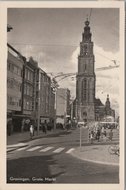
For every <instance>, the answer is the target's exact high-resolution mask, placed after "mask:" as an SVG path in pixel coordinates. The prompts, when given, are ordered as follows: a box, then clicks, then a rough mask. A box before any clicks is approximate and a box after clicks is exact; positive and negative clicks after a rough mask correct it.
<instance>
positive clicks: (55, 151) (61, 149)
mask: <svg viewBox="0 0 126 190" xmlns="http://www.w3.org/2000/svg"><path fill="white" fill-rule="evenodd" d="M64 149H65V148H62V147H60V148H57V149H56V150H54V151H53V152H54V153H59V152H61V151H63V150H64Z"/></svg>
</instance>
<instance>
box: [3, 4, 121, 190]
mask: <svg viewBox="0 0 126 190" xmlns="http://www.w3.org/2000/svg"><path fill="white" fill-rule="evenodd" d="M69 3H70V5H71V6H70V5H69V6H67V4H66V5H65V4H64V6H63V5H62V4H60V3H59V4H58V3H57V4H58V6H57V5H56V6H54V4H50V5H49V4H48V3H47V4H48V5H47V6H45V4H44V5H43V6H42V4H41V6H38V5H37V6H31V4H27V5H26V6H17V7H16V6H10V7H9V6H8V7H7V9H6V12H7V17H6V19H7V21H6V41H7V43H6V63H5V64H6V126H4V127H5V128H6V129H5V132H6V134H5V136H6V145H5V148H6V179H5V183H6V184H8V185H10V184H11V185H12V184H36V185H38V184H39V185H43V184H46V185H49V184H71V185H72V184H73V186H74V184H78V185H79V184H80V185H91V184H92V185H93V184H94V185H96V184H98V185H100V184H101V185H102V184H104V185H108V184H109V185H115V186H114V187H115V189H120V186H119V185H120V183H123V169H122V167H121V165H122V166H123V158H122V157H123V147H124V145H122V144H123V143H124V142H123V140H124V139H123V138H124V137H123V136H122V135H121V134H122V132H123V133H124V126H123V121H122V120H123V105H122V103H121V102H123V98H124V97H123V90H121V89H122V88H123V84H124V81H123V76H124V73H123V72H124V71H123V68H124V62H123V57H124V52H123V50H124V49H123V48H124V47H123V40H122V38H123V35H124V32H123V30H124V28H123V24H122V25H121V22H123V11H122V10H123V6H124V4H123V2H118V3H117V4H116V3H115V4H113V6H111V4H110V3H109V4H108V5H107V4H106V5H105V4H104V3H103V4H102V3H101V4H100V3H99V4H95V6H93V5H94V4H93V3H92V4H90V6H89V4H88V6H87V5H86V4H85V3H84V2H83V3H82V2H81V4H83V6H82V5H80V6H79V3H78V5H77V4H74V3H73V4H72V3H71V2H69ZM28 5H29V6H28ZM72 5H74V6H72ZM97 5H98V6H97ZM100 5H101V6H100ZM114 5H115V6H114ZM121 32H122V34H121ZM1 82H2V81H1ZM121 172H122V174H121ZM36 187H37V186H36ZM92 187H93V186H92ZM83 189H84V187H83ZM102 189H105V186H104V188H101V190H102Z"/></svg>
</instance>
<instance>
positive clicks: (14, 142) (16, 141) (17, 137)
mask: <svg viewBox="0 0 126 190" xmlns="http://www.w3.org/2000/svg"><path fill="white" fill-rule="evenodd" d="M63 132H65V131H64V130H61V129H55V130H52V131H47V133H46V134H45V133H43V132H42V131H40V132H39V135H37V131H35V135H34V136H33V139H32V140H31V138H30V133H29V131H26V132H23V133H21V132H20V133H14V134H12V135H11V136H7V146H8V147H17V146H26V145H28V143H29V142H32V141H34V140H36V139H39V138H42V137H43V138H44V137H47V136H51V135H58V134H60V133H63Z"/></svg>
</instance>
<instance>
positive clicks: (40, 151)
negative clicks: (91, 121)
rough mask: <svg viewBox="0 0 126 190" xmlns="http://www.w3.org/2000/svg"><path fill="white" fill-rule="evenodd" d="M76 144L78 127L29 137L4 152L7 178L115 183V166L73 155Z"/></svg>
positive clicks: (116, 177) (116, 171)
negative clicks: (25, 142)
mask: <svg viewBox="0 0 126 190" xmlns="http://www.w3.org/2000/svg"><path fill="white" fill-rule="evenodd" d="M83 139H84V134H83ZM78 146H79V129H78V128H77V129H74V130H70V131H62V132H61V133H59V134H53V135H50V136H45V137H44V136H43V137H42V138H38V139H34V140H31V141H29V142H28V146H24V147H21V148H17V149H15V150H13V151H10V152H8V154H7V182H8V183H119V167H117V166H110V165H109V166H107V165H102V164H96V163H91V162H87V161H84V160H81V159H78V158H75V157H73V156H72V155H71V152H72V151H73V150H74V149H75V148H76V147H78ZM82 146H89V145H88V144H86V142H84V143H82ZM102 146H104V145H102Z"/></svg>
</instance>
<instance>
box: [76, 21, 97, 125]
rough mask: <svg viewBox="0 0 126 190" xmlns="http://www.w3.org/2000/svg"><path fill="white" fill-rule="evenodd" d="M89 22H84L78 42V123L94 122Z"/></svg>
mask: <svg viewBox="0 0 126 190" xmlns="http://www.w3.org/2000/svg"><path fill="white" fill-rule="evenodd" d="M89 24H90V23H89V21H88V20H87V21H86V22H85V27H84V32H83V33H82V42H80V54H79V56H78V73H77V76H76V108H77V115H76V117H78V119H79V120H80V121H82V120H87V121H89V122H90V121H94V120H95V108H94V103H95V72H94V62H95V61H94V54H93V42H92V41H91V36H92V34H91V32H90V26H89Z"/></svg>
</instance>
